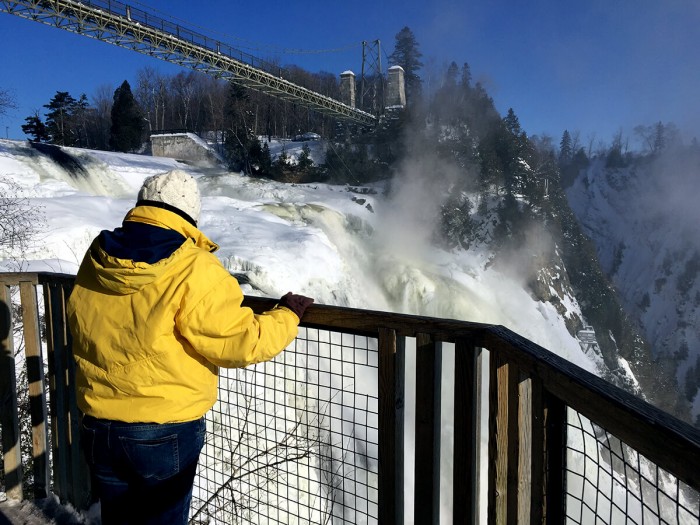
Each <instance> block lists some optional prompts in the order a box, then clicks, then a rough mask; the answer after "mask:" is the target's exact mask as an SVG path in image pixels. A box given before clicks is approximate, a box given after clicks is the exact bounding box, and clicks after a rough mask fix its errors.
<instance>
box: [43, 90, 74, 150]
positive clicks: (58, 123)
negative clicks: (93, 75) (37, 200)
mask: <svg viewBox="0 0 700 525" xmlns="http://www.w3.org/2000/svg"><path fill="white" fill-rule="evenodd" d="M75 105H76V100H75V99H74V98H73V97H72V96H71V95H70V93H68V92H67V91H57V92H56V94H55V95H54V97H53V98H52V99H51V100H50V101H49V103H48V104H44V107H45V108H47V109H49V110H50V111H49V112H48V113H46V131H47V133H48V134H49V136H50V141H51V143H52V144H58V145H59V146H72V145H74V143H75V138H76V137H75V136H74V135H73V134H72V133H71V122H70V121H71V118H72V115H73V112H74V110H75Z"/></svg>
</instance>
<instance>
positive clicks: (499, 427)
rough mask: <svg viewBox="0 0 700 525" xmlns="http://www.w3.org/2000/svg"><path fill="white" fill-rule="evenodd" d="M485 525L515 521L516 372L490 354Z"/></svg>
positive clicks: (496, 356) (516, 506)
mask: <svg viewBox="0 0 700 525" xmlns="http://www.w3.org/2000/svg"><path fill="white" fill-rule="evenodd" d="M490 357H491V359H490V363H491V366H490V384H489V391H490V395H489V429H490V430H489V433H490V436H489V496H488V499H489V503H488V505H489V508H488V516H489V521H488V522H489V523H494V524H499V525H500V524H504V525H505V524H511V523H512V524H515V523H517V519H518V515H517V512H518V468H517V467H518V452H519V444H518V375H517V374H518V370H517V368H515V366H514V365H512V364H509V363H507V362H505V361H503V359H502V358H501V357H500V355H499V353H498V352H495V351H491V353H490Z"/></svg>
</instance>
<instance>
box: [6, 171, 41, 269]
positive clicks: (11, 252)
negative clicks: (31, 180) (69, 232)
mask: <svg viewBox="0 0 700 525" xmlns="http://www.w3.org/2000/svg"><path fill="white" fill-rule="evenodd" d="M43 226H44V217H43V210H42V209H41V208H40V207H37V206H34V205H32V204H31V203H30V202H29V199H28V198H26V197H23V196H22V193H21V188H20V187H19V185H18V184H17V183H16V182H14V181H12V180H11V179H7V178H4V177H0V259H6V260H11V261H17V262H18V263H20V264H21V261H22V260H23V259H24V256H25V254H26V251H27V249H28V248H29V247H30V246H31V245H32V243H33V242H34V241H36V238H37V236H38V234H39V233H40V232H41V231H42V230H43Z"/></svg>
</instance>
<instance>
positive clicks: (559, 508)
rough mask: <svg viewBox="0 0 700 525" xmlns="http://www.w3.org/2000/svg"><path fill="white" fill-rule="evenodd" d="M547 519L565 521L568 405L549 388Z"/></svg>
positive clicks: (546, 401)
mask: <svg viewBox="0 0 700 525" xmlns="http://www.w3.org/2000/svg"><path fill="white" fill-rule="evenodd" d="M544 408H545V410H544V414H545V416H544V417H545V446H544V448H545V458H546V459H545V461H546V464H547V467H546V469H547V472H546V479H545V509H544V515H545V519H544V521H545V523H547V524H551V525H555V524H558V523H564V516H565V515H566V509H565V504H566V496H565V495H566V472H565V470H564V469H565V467H566V442H567V428H566V405H565V404H564V403H563V402H562V401H561V400H560V399H558V398H557V397H555V396H554V395H552V394H550V393H549V392H545V394H544Z"/></svg>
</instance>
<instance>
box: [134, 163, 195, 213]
mask: <svg viewBox="0 0 700 525" xmlns="http://www.w3.org/2000/svg"><path fill="white" fill-rule="evenodd" d="M138 200H139V201H151V202H162V203H164V204H166V205H170V206H172V207H174V208H177V209H178V210H180V211H182V212H184V213H185V214H187V215H188V216H189V217H190V218H191V219H192V220H193V221H194V222H195V223H196V222H197V221H198V220H199V212H200V210H201V208H202V202H201V199H200V196H199V188H198V187H197V181H196V180H195V179H194V177H192V176H191V175H190V174H188V173H185V172H184V171H182V170H172V171H168V172H167V173H161V174H159V175H153V176H152V177H148V178H147V179H146V180H144V181H143V186H141V190H140V191H139V196H138ZM137 204H138V203H137ZM171 211H175V210H171Z"/></svg>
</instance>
